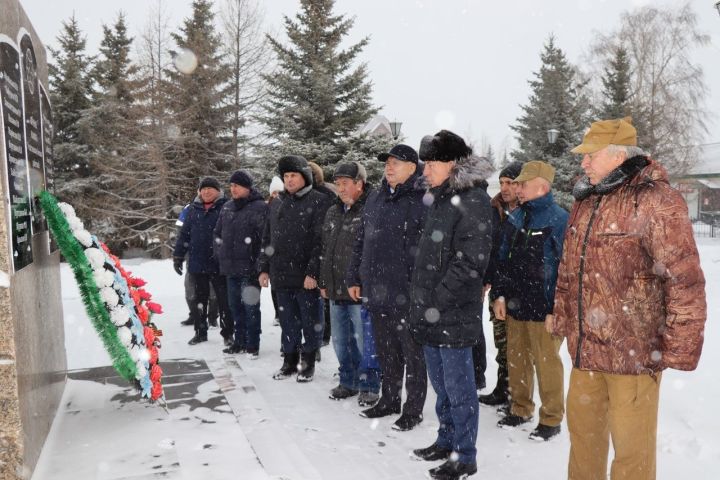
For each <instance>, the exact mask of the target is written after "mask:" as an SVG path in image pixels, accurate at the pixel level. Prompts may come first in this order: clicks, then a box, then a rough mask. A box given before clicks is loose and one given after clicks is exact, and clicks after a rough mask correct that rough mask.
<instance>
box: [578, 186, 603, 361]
mask: <svg viewBox="0 0 720 480" xmlns="http://www.w3.org/2000/svg"><path fill="white" fill-rule="evenodd" d="M601 199H602V197H601V196H598V198H597V200H595V205H593V210H592V213H591V214H590V220H589V221H588V226H587V230H585V237H584V238H583V244H582V250H581V252H580V270H579V273H578V322H579V323H578V344H577V352H575V367H576V368H580V351H581V350H582V341H583V301H582V291H583V275H584V272H585V252H586V250H587V244H588V239H589V238H590V231H591V230H592V224H593V220H595V214H596V213H597V211H598V207H599V206H600V200H601Z"/></svg>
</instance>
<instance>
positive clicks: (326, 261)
mask: <svg viewBox="0 0 720 480" xmlns="http://www.w3.org/2000/svg"><path fill="white" fill-rule="evenodd" d="M333 181H334V183H335V186H336V187H337V194H338V198H337V200H336V201H335V202H334V204H333V205H332V206H331V207H330V208H329V209H328V211H327V214H326V216H325V223H324V224H323V257H322V258H323V261H322V265H321V268H320V293H321V294H322V296H323V298H328V299H330V325H331V328H330V330H331V332H332V343H333V348H334V349H335V354H336V355H337V358H338V363H339V364H340V366H339V368H338V370H339V372H340V384H339V385H338V386H337V387H335V388H333V389H332V390H331V391H330V398H331V399H333V400H342V399H344V398H348V397H352V396H355V395H357V394H358V392H359V391H362V392H371V393H375V394H377V392H378V390H379V387H380V385H379V379H378V377H379V371H378V370H377V369H366V370H362V369H361V363H362V360H363V343H364V342H363V318H362V311H361V309H362V306H361V302H360V301H356V300H353V299H352V298H350V295H349V294H348V290H347V288H348V285H347V281H346V272H347V269H348V265H349V263H350V259H351V256H352V248H353V243H354V240H355V237H356V236H357V232H358V226H359V225H360V221H361V220H362V213H363V208H364V206H365V199H366V198H367V196H368V193H369V188H368V186H367V183H366V181H367V173H366V172H365V167H363V166H362V165H361V164H360V163H357V162H342V163H339V164H338V165H337V167H336V168H335V174H334V176H333Z"/></svg>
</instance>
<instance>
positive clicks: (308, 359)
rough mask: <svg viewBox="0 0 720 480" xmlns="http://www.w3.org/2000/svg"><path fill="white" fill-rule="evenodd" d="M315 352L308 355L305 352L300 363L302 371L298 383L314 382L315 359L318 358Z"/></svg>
mask: <svg viewBox="0 0 720 480" xmlns="http://www.w3.org/2000/svg"><path fill="white" fill-rule="evenodd" d="M315 352H316V351H315V350H313V351H312V352H307V353H305V352H303V354H302V361H301V362H300V371H299V372H298V375H297V378H296V379H295V380H297V381H298V382H300V383H305V382H312V379H313V377H314V376H315V359H316V358H317V357H316V353H315Z"/></svg>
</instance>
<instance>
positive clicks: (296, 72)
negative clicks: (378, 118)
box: [263, 0, 377, 145]
mask: <svg viewBox="0 0 720 480" xmlns="http://www.w3.org/2000/svg"><path fill="white" fill-rule="evenodd" d="M300 3H301V13H298V14H297V16H296V17H295V20H291V19H290V18H288V17H285V30H286V33H287V36H288V39H289V41H290V45H288V46H284V45H282V44H281V43H280V42H279V41H278V40H277V39H275V38H273V37H271V36H268V39H269V41H270V45H271V47H272V49H273V50H274V52H275V54H276V55H277V58H278V62H279V68H278V71H277V72H276V73H274V74H272V75H266V76H265V80H266V82H267V84H268V100H267V102H266V104H265V109H266V112H265V114H264V115H263V122H264V123H265V125H266V126H267V128H268V130H269V132H270V135H271V136H272V137H273V138H274V139H276V140H279V141H280V142H285V141H296V142H309V143H315V144H318V145H332V144H334V143H335V142H337V141H338V140H340V139H343V138H346V137H348V136H350V135H351V134H352V133H353V132H354V131H355V130H356V129H357V128H358V127H359V126H360V125H362V124H363V123H364V122H366V121H367V120H368V119H369V118H370V117H371V116H372V115H373V114H375V113H376V112H377V109H376V108H374V107H373V106H372V104H371V98H370V96H371V91H372V84H371V82H370V81H369V80H368V79H367V76H368V72H367V66H366V65H365V64H361V65H360V66H358V67H357V68H356V69H354V70H351V68H352V66H353V62H355V60H356V58H357V56H358V55H359V54H360V52H362V50H363V48H364V47H365V46H366V45H367V43H368V39H367V38H363V39H362V40H360V41H359V42H358V43H357V44H355V45H353V46H351V47H349V48H347V49H345V50H340V49H339V46H340V43H341V41H342V39H343V37H345V36H346V35H347V34H348V32H349V31H350V29H351V28H352V26H353V23H354V21H353V20H352V19H348V18H345V17H344V16H343V15H334V14H333V11H332V10H333V6H334V3H335V2H334V0H301V2H300Z"/></svg>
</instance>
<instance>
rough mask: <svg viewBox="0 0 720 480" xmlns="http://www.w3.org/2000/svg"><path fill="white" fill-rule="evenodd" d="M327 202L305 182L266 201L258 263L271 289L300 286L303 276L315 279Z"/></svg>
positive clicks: (318, 274)
mask: <svg viewBox="0 0 720 480" xmlns="http://www.w3.org/2000/svg"><path fill="white" fill-rule="evenodd" d="M331 203H332V202H331V201H330V198H329V197H328V196H327V195H324V194H322V193H319V192H317V191H315V190H314V189H313V188H312V187H309V186H308V187H305V188H303V189H302V190H300V191H298V192H296V193H294V194H293V195H289V194H288V193H287V192H281V193H280V195H279V196H278V198H277V199H276V200H275V201H273V202H272V203H271V204H270V211H269V213H268V219H267V221H266V222H265V228H264V232H263V240H262V245H263V250H262V251H261V253H260V259H259V261H258V265H259V270H260V272H265V273H269V274H270V282H271V283H272V286H273V288H274V289H281V290H282V289H290V290H296V289H301V288H303V283H304V281H305V277H306V276H309V277H312V278H314V279H316V280H318V279H319V277H320V254H321V251H322V225H323V221H324V220H325V213H326V212H327V209H328V207H329V206H330V204H331Z"/></svg>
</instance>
